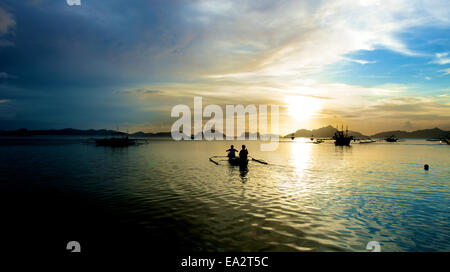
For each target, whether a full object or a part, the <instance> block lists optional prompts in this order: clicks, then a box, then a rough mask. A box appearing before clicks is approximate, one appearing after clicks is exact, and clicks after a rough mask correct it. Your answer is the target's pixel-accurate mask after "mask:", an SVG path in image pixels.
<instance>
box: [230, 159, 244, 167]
mask: <svg viewBox="0 0 450 272" xmlns="http://www.w3.org/2000/svg"><path fill="white" fill-rule="evenodd" d="M228 162H229V163H230V164H231V165H233V166H241V167H245V166H247V165H248V159H244V160H243V159H241V158H239V157H235V158H228Z"/></svg>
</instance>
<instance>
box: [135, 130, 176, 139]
mask: <svg viewBox="0 0 450 272" xmlns="http://www.w3.org/2000/svg"><path fill="white" fill-rule="evenodd" d="M130 136H134V137H164V138H167V137H172V134H171V133H170V132H156V133H146V132H142V131H139V132H135V133H133V134H130Z"/></svg>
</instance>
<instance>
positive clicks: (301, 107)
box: [285, 96, 322, 120]
mask: <svg viewBox="0 0 450 272" xmlns="http://www.w3.org/2000/svg"><path fill="white" fill-rule="evenodd" d="M285 101H286V103H287V107H288V113H289V115H290V116H291V117H293V118H295V119H296V120H307V119H310V118H311V117H312V116H314V115H315V114H317V113H318V111H319V110H320V109H321V108H322V101H321V100H320V99H317V98H312V97H307V96H287V97H286V98H285Z"/></svg>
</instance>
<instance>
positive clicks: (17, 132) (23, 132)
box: [0, 128, 126, 136]
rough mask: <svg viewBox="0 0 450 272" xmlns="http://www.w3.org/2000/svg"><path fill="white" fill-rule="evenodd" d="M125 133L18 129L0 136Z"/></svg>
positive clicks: (99, 130) (68, 129)
mask: <svg viewBox="0 0 450 272" xmlns="http://www.w3.org/2000/svg"><path fill="white" fill-rule="evenodd" d="M125 134H126V133H123V132H120V131H115V130H106V129H98V130H95V129H88V130H81V129H73V128H65V129H49V130H28V129H26V128H22V129H18V130H9V131H5V130H2V131H0V136H38V135H54V136H105V135H108V136H111V135H125Z"/></svg>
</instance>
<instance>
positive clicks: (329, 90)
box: [0, 0, 450, 134]
mask: <svg viewBox="0 0 450 272" xmlns="http://www.w3.org/2000/svg"><path fill="white" fill-rule="evenodd" d="M72 2H77V1H69V3H71V4H73V3H72ZM79 2H80V5H69V4H68V2H67V1H66V0H23V1H16V0H3V1H2V2H1V3H0V129H18V128H29V129H50V128H54V129H60V128H67V127H72V128H80V129H89V128H95V129H98V128H108V129H115V128H116V127H117V126H119V127H120V129H122V130H129V131H139V130H141V131H145V132H157V131H168V130H170V127H171V125H172V123H173V122H174V121H175V120H176V119H174V118H171V117H170V112H171V109H172V107H174V106H175V105H177V104H186V105H191V106H192V105H193V100H194V99H193V98H194V96H200V97H202V98H203V104H204V105H207V104H218V105H221V106H224V105H226V104H232V105H236V104H243V105H249V104H255V105H259V104H272V105H279V107H280V125H279V128H280V133H290V132H292V131H295V130H296V129H300V128H307V129H314V128H319V127H322V126H326V125H330V124H331V125H336V124H344V125H348V126H349V128H350V129H351V130H355V131H359V132H362V133H366V134H373V133H376V132H380V131H386V130H397V129H400V130H407V131H411V130H417V129H425V128H433V127H439V128H441V129H447V130H450V97H449V94H450V87H449V86H450V35H449V34H450V2H449V1H446V0H442V1H434V0H430V1H415V0H409V1H371V0H365V1H360V2H358V1H353V0H352V1H345V0H343V1H317V0H314V1H245V0H239V1H225V0H219V1H212V0H211V1H201V0H199V1H177V0H174V1H158V0H154V1H144V0H136V1H125V0H123V1H122V0H109V1H94V0H81V1H79Z"/></svg>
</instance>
